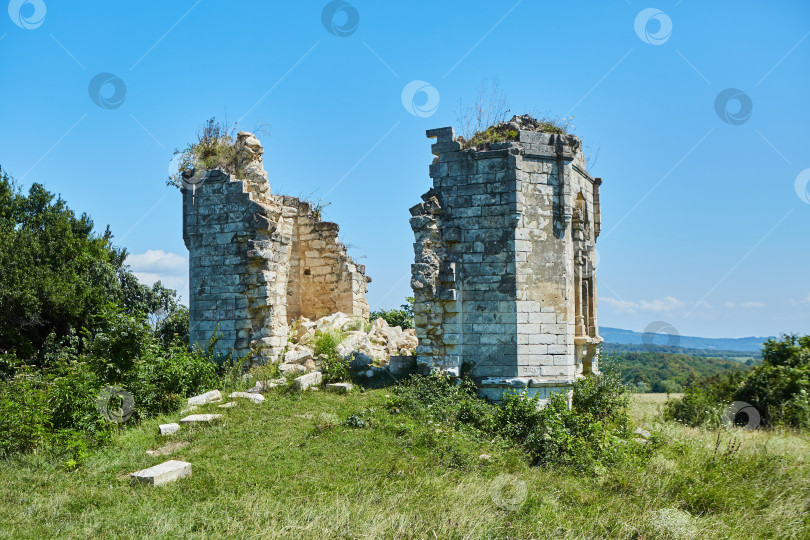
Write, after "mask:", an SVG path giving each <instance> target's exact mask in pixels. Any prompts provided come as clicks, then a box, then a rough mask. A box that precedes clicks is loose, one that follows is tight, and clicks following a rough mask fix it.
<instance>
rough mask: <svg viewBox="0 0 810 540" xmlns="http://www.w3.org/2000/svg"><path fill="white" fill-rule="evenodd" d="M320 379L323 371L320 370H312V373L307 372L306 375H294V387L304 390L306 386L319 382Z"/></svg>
mask: <svg viewBox="0 0 810 540" xmlns="http://www.w3.org/2000/svg"><path fill="white" fill-rule="evenodd" d="M322 379H323V373H321V372H320V371H313V372H312V373H307V374H306V375H301V376H300V377H296V378H295V382H294V384H295V386H296V388H298V389H300V390H306V389H307V388H310V387H312V386H316V385H318V384H321V380H322Z"/></svg>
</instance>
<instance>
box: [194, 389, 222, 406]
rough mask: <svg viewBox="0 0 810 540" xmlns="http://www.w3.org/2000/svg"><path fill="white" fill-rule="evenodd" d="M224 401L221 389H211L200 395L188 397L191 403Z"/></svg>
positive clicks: (201, 403)
mask: <svg viewBox="0 0 810 540" xmlns="http://www.w3.org/2000/svg"><path fill="white" fill-rule="evenodd" d="M217 401H222V394H221V393H220V391H219V390H211V391H210V392H206V393H204V394H200V395H199V396H194V397H191V398H188V404H189V405H205V404H206V403H215V402H217Z"/></svg>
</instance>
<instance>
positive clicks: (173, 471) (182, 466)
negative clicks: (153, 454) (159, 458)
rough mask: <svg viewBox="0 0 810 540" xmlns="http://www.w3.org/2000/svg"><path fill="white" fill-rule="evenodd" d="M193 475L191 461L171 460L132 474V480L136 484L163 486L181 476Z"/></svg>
mask: <svg viewBox="0 0 810 540" xmlns="http://www.w3.org/2000/svg"><path fill="white" fill-rule="evenodd" d="M187 476H191V463H187V462H185V461H175V460H173V459H172V460H170V461H166V462H165V463H161V464H160V465H155V466H154V467H149V468H148V469H143V470H142V471H137V472H134V473H132V474H131V475H130V478H131V482H132V484H133V485H135V484H150V485H153V486H162V485H163V484H168V483H169V482H174V481H175V480H179V479H180V478H185V477H187Z"/></svg>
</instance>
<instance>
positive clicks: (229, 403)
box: [217, 401, 236, 409]
mask: <svg viewBox="0 0 810 540" xmlns="http://www.w3.org/2000/svg"><path fill="white" fill-rule="evenodd" d="M217 407H219V408H220V409H230V408H231V407H236V402H235V401H229V402H228V403H223V404H222V405H217Z"/></svg>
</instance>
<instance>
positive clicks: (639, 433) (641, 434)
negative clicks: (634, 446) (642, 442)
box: [633, 428, 652, 439]
mask: <svg viewBox="0 0 810 540" xmlns="http://www.w3.org/2000/svg"><path fill="white" fill-rule="evenodd" d="M633 435H636V436H638V437H642V438H644V439H649V438H650V437H652V434H651V433H650V432H649V431H647V430H646V429H641V428H636V430H635V431H634V432H633Z"/></svg>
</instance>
